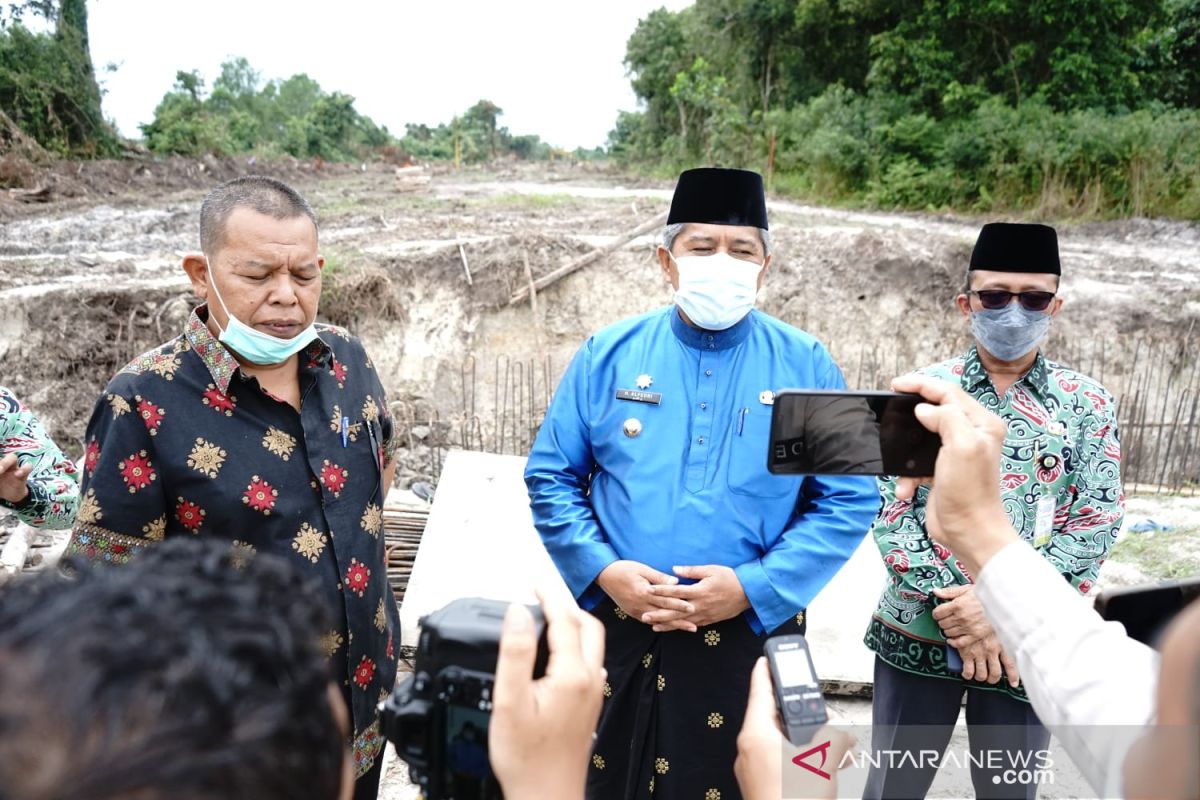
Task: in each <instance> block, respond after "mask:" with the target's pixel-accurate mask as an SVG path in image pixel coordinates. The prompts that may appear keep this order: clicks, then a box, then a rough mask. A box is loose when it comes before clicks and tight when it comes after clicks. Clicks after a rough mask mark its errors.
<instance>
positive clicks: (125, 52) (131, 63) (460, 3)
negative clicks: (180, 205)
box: [88, 0, 691, 149]
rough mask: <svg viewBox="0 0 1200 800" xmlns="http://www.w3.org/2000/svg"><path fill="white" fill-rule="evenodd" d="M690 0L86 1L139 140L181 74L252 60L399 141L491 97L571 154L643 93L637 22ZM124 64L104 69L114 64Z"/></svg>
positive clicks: (591, 142) (115, 89)
mask: <svg viewBox="0 0 1200 800" xmlns="http://www.w3.org/2000/svg"><path fill="white" fill-rule="evenodd" d="M690 4H691V3H690V0H606V1H605V2H580V1H579V0H513V1H512V2H507V3H505V2H496V1H495V0H491V1H490V2H488V1H487V0H422V1H421V2H413V1H412V0H395V2H384V1H383V0H366V2H363V1H362V0H359V2H349V1H348V0H342V2H322V3H316V2H307V1H306V0H300V2H296V0H293V1H292V2H278V1H277V0H207V2H204V3H173V2H162V0H157V2H150V1H149V0H90V2H89V3H88V22H89V26H88V27H89V32H90V34H91V48H92V60H93V62H94V63H95V64H96V68H97V71H98V77H99V78H100V80H101V83H102V86H103V88H104V89H105V90H106V92H107V93H106V94H105V96H104V113H105V115H106V116H108V117H109V118H110V119H115V120H116V122H117V125H118V127H119V128H120V129H121V132H122V133H123V134H125V135H127V136H140V135H141V131H140V129H139V128H138V124H139V123H143V122H149V121H150V120H151V119H152V117H153V115H154V107H155V106H156V105H157V104H158V101H159V100H160V99H162V96H163V94H164V93H165V92H167V91H168V90H169V89H170V88H171V85H172V84H173V83H174V81H175V72H176V71H177V70H181V69H182V70H191V69H196V70H199V71H200V73H201V75H203V76H204V78H205V81H206V84H207V85H208V86H210V87H211V85H212V81H213V79H214V78H216V76H217V75H218V74H219V72H220V64H221V62H222V61H225V60H227V59H229V58H231V57H237V56H245V57H246V58H247V59H248V60H249V61H250V64H251V66H252V67H254V68H255V69H257V70H258V71H259V72H261V73H262V76H263V79H264V80H269V79H272V78H287V77H290V76H291V75H293V74H295V73H298V72H304V73H307V74H308V75H309V77H311V78H313V79H314V80H316V81H317V82H318V83H320V84H321V88H322V89H324V90H325V91H326V92H332V91H335V90H337V91H342V92H346V93H348V94H351V95H354V97H356V98H357V102H356V103H355V107H356V108H357V109H358V110H359V112H361V113H363V114H366V115H367V116H369V117H371V118H373V119H374V120H375V121H376V122H378V123H380V124H382V125H387V127H388V129H389V130H390V131H392V133H394V134H396V135H403V133H404V125H405V123H408V122H423V123H426V124H429V125H435V124H437V123H440V122H448V121H450V119H451V117H453V116H454V115H455V114H456V113H461V112H462V111H464V110H465V109H467V108H468V107H469V106H471V105H473V104H474V103H475V101H477V100H480V99H483V98H486V99H488V100H491V101H492V102H494V103H496V104H497V105H498V106H500V107H501V108H502V109H504V116H503V117H501V119H500V122H501V124H503V125H505V126H507V127H508V129H509V130H510V131H511V132H512V133H514V134H526V133H536V134H538V135H540V136H541V137H542V139H544V140H545V141H548V142H550V143H551V144H553V145H556V146H559V147H565V148H568V149H571V148H574V147H577V146H583V147H594V146H597V145H601V144H603V143H604V140H605V137H606V136H607V135H608V132H609V131H610V130H611V129H612V127H613V123H614V121H615V120H616V117H617V111H618V110H621V109H626V110H633V109H634V108H635V107H636V101H635V99H634V96H633V92H632V91H631V90H630V88H629V79H628V78H627V77H626V75H625V68H624V66H623V65H622V64H621V60H622V59H623V58H624V56H625V42H626V40H628V38H629V35H630V34H631V33H632V32H633V29H634V27H636V25H637V21H638V20H639V19H641V18H642V17H644V16H646V14H648V13H649V12H650V11H652V10H653V9H655V8H659V7H661V6H666V7H667V8H670V9H672V10H676V9H679V8H683V7H685V6H687V5H690ZM110 62H111V63H114V64H117V65H118V68H117V70H116V72H113V73H106V72H104V67H105V65H106V64H108V63H110Z"/></svg>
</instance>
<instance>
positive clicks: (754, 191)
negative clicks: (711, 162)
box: [667, 167, 767, 229]
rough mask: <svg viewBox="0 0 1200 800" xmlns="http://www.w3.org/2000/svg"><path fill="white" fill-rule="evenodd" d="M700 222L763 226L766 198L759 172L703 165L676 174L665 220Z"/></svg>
mask: <svg viewBox="0 0 1200 800" xmlns="http://www.w3.org/2000/svg"><path fill="white" fill-rule="evenodd" d="M677 222H704V223H708V224H710V225H749V226H752V227H755V228H764V229H765V228H766V227H767V200H766V197H765V196H764V194H763V179H762V175H759V174H758V173H757V172H751V171H750V170H747V169H719V168H715V167H705V168H703V169H689V170H687V171H686V172H684V173H682V174H681V175H680V176H679V182H678V183H677V184H675V196H674V197H672V198H671V213H670V214H668V215H667V224H668V225H674V224H675V223H677Z"/></svg>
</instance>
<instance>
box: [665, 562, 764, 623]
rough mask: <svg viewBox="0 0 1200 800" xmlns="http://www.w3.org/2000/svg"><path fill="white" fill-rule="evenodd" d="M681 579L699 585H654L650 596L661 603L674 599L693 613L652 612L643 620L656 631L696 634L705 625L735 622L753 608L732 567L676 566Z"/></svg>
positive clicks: (676, 571) (676, 572)
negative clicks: (693, 581) (679, 631)
mask: <svg viewBox="0 0 1200 800" xmlns="http://www.w3.org/2000/svg"><path fill="white" fill-rule="evenodd" d="M675 574H676V575H678V576H679V577H681V578H692V579H694V580H696V581H697V582H696V583H692V584H687V585H684V584H679V585H671V586H664V585H662V584H659V585H656V586H651V587H650V591H651V593H652V594H653V595H654V596H655V597H657V598H660V599H662V600H667V599H672V598H673V599H675V600H678V601H683V602H687V603H689V604H691V605H692V606H693V607H694V611H692V612H689V613H687V614H678V613H673V612H663V611H651V612H649V613H647V614H645V615H644V616H643V617H642V621H643V622H645V623H648V624H650V625H653V626H654V630H656V631H667V630H673V629H679V630H685V631H690V632H692V633H695V631H696V629H697V628H699V627H700V626H703V625H712V624H713V623H715V622H721V621H723V620H727V619H733V618H734V617H736V616H737V615H738V614H740V613H742V612H743V611H745V610H746V609H748V608H749V607H750V601H749V600H748V599H747V598H746V592H745V590H744V589H743V588H742V582H741V581H740V580H738V577H737V573H735V572H734V571H733V568H732V567H724V566H719V565H716V564H706V565H704V566H699V567H675Z"/></svg>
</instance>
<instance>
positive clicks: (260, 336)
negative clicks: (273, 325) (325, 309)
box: [204, 255, 317, 367]
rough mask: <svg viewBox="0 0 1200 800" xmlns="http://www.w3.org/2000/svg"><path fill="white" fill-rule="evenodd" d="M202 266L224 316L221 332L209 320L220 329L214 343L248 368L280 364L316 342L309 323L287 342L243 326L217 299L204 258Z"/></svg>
mask: <svg viewBox="0 0 1200 800" xmlns="http://www.w3.org/2000/svg"><path fill="white" fill-rule="evenodd" d="M204 264H205V266H207V268H208V285H209V287H210V288H211V289H212V292H213V297H215V298H216V299H217V302H218V303H220V304H221V310H222V311H224V312H225V319H226V320H227V322H226V325H225V327H224V328H222V327H221V323H219V322H217V321H216V319H215V318H213V322H214V323H216V326H217V328H218V329H220V333H219V334H218V336H217V341H218V342H220V343H221V344H223V345H225V346H226V347H228V348H229V349H230V350H233V351H234V352H235V353H237V354H238V355H239V356H241V357H242V358H244V359H246V360H247V361H249V362H250V363H251V364H257V365H259V366H263V367H265V366H270V365H272V364H282V363H283V362H284V361H287V360H288V359H289V358H291V357H292V356H294V355H295V354H296V353H299V352H300V351H301V350H303V349H304V348H306V347H308V345H309V344H311V343H312V341H313V340H314V339H316V338H317V329H316V327H315V326H314V325H313V324H312V323H309V325H308V327H307V328H305V329H304V330H302V331H300V332H299V333H297V334H296V335H295V336H293V337H292V338H290V339H281V338H279V337H278V336H272V335H270V334H269V333H262V332H260V331H256V330H254V328H251V327H250V326H249V325H246V324H245V323H243V322H242V321H241V320H239V319H238V318H237V317H235V316H234V315H233V314H232V313H230V311H229V306H227V305H225V301H224V300H223V299H221V292H220V290H219V289H217V282H216V279H215V278H214V277H213V268H212V262H211V261H209V260H208V256H207V255H206V256H205V257H204ZM210 316H211V314H210Z"/></svg>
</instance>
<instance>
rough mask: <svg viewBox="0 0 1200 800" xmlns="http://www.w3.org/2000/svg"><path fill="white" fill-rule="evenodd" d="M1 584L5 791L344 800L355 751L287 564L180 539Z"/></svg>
mask: <svg viewBox="0 0 1200 800" xmlns="http://www.w3.org/2000/svg"><path fill="white" fill-rule="evenodd" d="M71 566H72V573H73V574H72V576H71V577H69V578H68V577H64V574H63V573H43V574H40V575H38V576H36V577H33V578H31V579H25V580H18V581H14V582H12V583H9V584H7V585H6V586H5V587H4V589H3V591H0V675H2V676H3V677H2V679H0V798H4V800H15V799H16V798H20V800H85V798H86V800H114V799H115V798H118V797H121V798H138V800H159V798H162V799H163V800H165V799H166V798H172V800H174V798H182V799H183V800H210V799H211V800H216V798H232V797H253V798H256V799H257V798H267V799H271V798H280V799H281V800H282V798H295V797H309V798H336V797H337V794H338V788H339V785H340V781H341V774H342V772H341V771H342V766H343V763H342V762H343V759H344V758H345V757H346V756H345V754H346V744H345V739H344V738H343V734H344V731H340V730H339V729H338V725H337V717H335V709H334V706H333V705H332V704H331V695H330V692H329V687H330V685H331V677H330V674H331V673H330V669H329V667H328V666H327V664H326V660H325V656H324V654H323V653H322V652H321V650H320V648H319V646H318V637H319V636H320V634H321V632H323V631H324V630H326V628H327V624H326V619H325V614H324V609H323V608H322V607H320V606H319V605H316V604H315V603H314V601H313V600H312V599H311V598H312V597H313V596H314V592H312V591H311V587H310V586H309V585H308V583H307V582H306V581H304V580H303V579H302V578H301V577H300V576H299V574H298V573H296V572H295V571H294V570H293V568H292V566H291V565H290V564H288V563H286V562H285V561H283V560H282V559H280V558H278V557H274V556H267V555H262V556H256V555H252V554H251V553H250V552H249V551H247V550H245V549H244V546H243V549H239V548H238V546H237V545H235V546H234V547H233V548H232V549H231V547H230V545H229V543H228V542H224V543H222V542H217V541H214V540H206V541H196V540H186V539H185V540H170V541H167V542H164V543H163V544H161V545H156V546H155V547H154V548H151V549H149V550H147V551H146V552H145V553H142V554H140V555H138V556H137V557H135V558H133V559H131V561H130V562H129V563H128V564H126V565H123V566H119V567H102V566H88V565H85V564H72V565H71Z"/></svg>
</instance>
